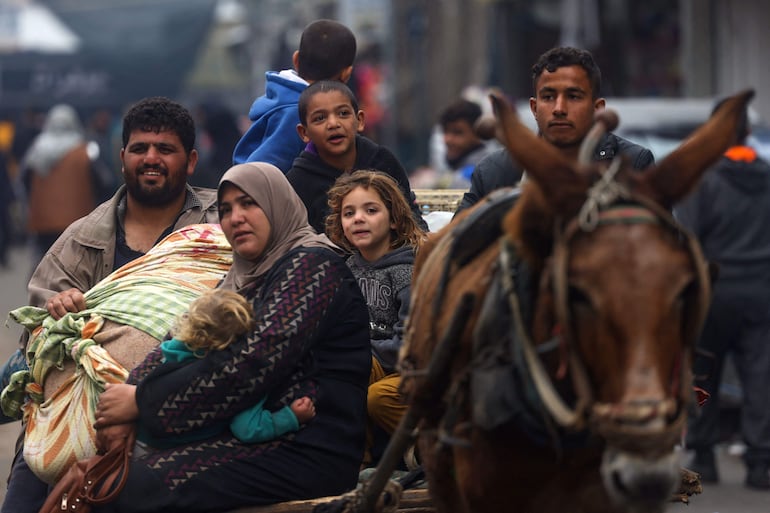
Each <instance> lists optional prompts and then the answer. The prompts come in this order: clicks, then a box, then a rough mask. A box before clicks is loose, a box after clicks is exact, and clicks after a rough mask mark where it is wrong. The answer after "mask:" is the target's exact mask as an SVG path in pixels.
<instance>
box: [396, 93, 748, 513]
mask: <svg viewBox="0 0 770 513" xmlns="http://www.w3.org/2000/svg"><path fill="white" fill-rule="evenodd" d="M752 94H753V93H752V92H751V91H747V92H744V93H742V94H739V95H736V96H735V97H733V98H732V99H730V100H729V101H728V102H726V103H725V105H724V106H723V107H722V108H721V109H720V110H719V111H718V112H716V113H715V114H714V116H713V117H712V118H711V119H710V120H709V121H708V122H707V123H706V124H705V125H703V126H702V127H701V128H700V129H698V130H697V131H696V132H695V133H694V134H693V135H692V136H691V137H690V138H689V139H688V140H686V141H685V142H684V143H683V144H682V145H681V146H680V147H679V148H678V149H677V150H676V151H674V152H673V153H672V154H670V155H669V156H668V157H666V158H665V159H664V160H663V161H662V162H660V163H659V164H657V165H654V166H651V167H650V168H648V169H646V170H645V171H643V172H633V171H630V167H629V166H627V164H626V163H625V162H623V161H622V160H621V159H620V158H618V159H616V160H615V161H613V163H612V164H611V165H610V166H609V167H608V168H601V167H599V164H597V163H593V162H590V158H588V156H590V155H591V153H592V151H593V146H594V145H595V143H596V140H597V139H598V137H600V136H601V134H602V133H603V130H606V129H607V127H608V126H609V128H610V129H611V128H612V126H613V121H616V120H613V115H612V113H610V112H604V113H601V114H600V116H599V118H600V122H598V123H597V124H596V126H595V127H594V128H593V129H592V132H591V134H589V136H588V137H587V139H586V142H585V143H584V146H583V148H582V149H581V158H580V159H579V161H578V163H577V164H573V163H570V162H568V161H566V160H565V159H564V158H563V157H562V156H561V155H560V154H559V153H558V152H557V151H556V150H555V149H554V148H553V147H552V146H551V145H549V144H548V143H547V142H545V141H544V140H542V139H540V138H538V137H537V136H536V135H534V134H533V133H532V132H531V131H530V130H529V129H528V128H527V127H526V126H524V125H523V124H522V123H520V121H519V120H518V119H517V117H516V115H515V114H514V110H513V109H512V108H511V105H510V104H509V103H508V101H506V100H505V99H504V98H503V97H502V96H501V95H497V94H494V95H492V101H493V104H494V106H495V114H496V117H497V118H498V127H497V133H498V136H499V138H500V139H501V140H502V141H503V143H504V144H505V145H506V146H507V148H508V150H509V151H510V153H511V155H512V156H513V157H514V158H515V160H516V161H518V162H519V163H520V164H521V165H522V166H523V167H524V168H525V169H526V170H527V171H526V175H527V179H526V182H525V183H524V185H523V187H522V189H521V192H520V194H519V192H518V191H516V190H505V191H498V192H496V193H493V194H492V195H490V196H489V197H488V198H486V200H485V201H484V202H482V204H480V205H478V206H477V208H475V209H473V210H471V211H469V212H466V213H465V214H464V215H462V216H459V218H458V219H456V220H454V221H453V222H452V223H451V224H450V225H449V226H447V227H446V228H445V229H443V230H442V231H441V232H439V233H438V234H436V235H435V236H434V238H432V239H431V241H430V243H429V244H428V245H427V247H424V248H423V250H422V251H421V253H420V254H419V255H418V261H417V264H416V268H415V275H414V281H413V286H412V309H411V313H410V316H409V322H408V325H407V338H406V343H405V345H404V348H403V349H402V355H401V356H402V359H401V364H402V371H403V376H404V384H403V386H404V392H405V393H406V394H407V397H408V398H409V401H410V403H411V408H412V410H415V411H417V418H418V419H419V423H418V431H417V433H418V444H417V446H418V449H419V454H420V456H421V459H422V461H423V463H424V467H425V470H426V473H427V477H428V483H429V488H430V493H431V498H432V500H433V502H434V504H435V505H436V507H437V509H438V510H439V511H442V512H473V513H482V512H495V513H500V512H502V511H517V512H523V513H551V512H553V513H555V512H559V513H563V512H570V513H579V512H586V513H589V512H590V513H598V512H607V513H610V512H612V513H616V512H617V513H619V512H640V513H641V512H644V513H655V512H661V511H663V510H664V509H665V505H666V502H667V501H668V500H669V499H670V497H671V494H672V492H673V491H674V489H675V487H676V485H677V484H678V483H679V478H680V474H679V468H680V467H679V459H678V453H677V450H676V446H677V443H678V442H679V440H680V436H681V433H682V429H683V425H684V420H685V417H686V413H687V409H688V407H689V405H690V403H691V401H690V399H691V396H692V383H691V375H690V359H691V352H692V345H693V341H694V338H695V336H696V335H697V331H698V330H699V329H700V325H701V322H702V320H703V315H704V312H705V310H706V307H707V304H708V300H709V294H710V288H709V280H708V275H707V272H706V264H705V262H704V260H703V257H702V256H701V253H700V250H699V247H698V245H697V243H696V242H694V240H693V239H692V238H691V237H690V236H689V234H687V233H685V232H684V231H683V230H682V229H681V228H680V227H679V225H678V224H677V223H676V221H675V220H674V219H673V218H672V217H671V215H670V209H671V207H672V206H673V204H674V203H675V202H676V201H678V200H679V199H680V198H682V197H683V196H684V195H685V194H686V193H687V192H688V191H689V190H690V189H691V188H692V187H693V186H694V185H695V184H696V182H697V180H698V179H699V177H700V176H701V174H702V173H703V172H704V171H705V170H706V168H707V167H708V166H709V165H710V164H711V163H712V162H714V161H715V160H716V159H717V158H718V157H719V156H720V155H721V154H722V152H723V151H724V150H725V149H726V148H727V147H728V145H729V144H730V142H731V139H732V136H733V134H734V127H735V123H736V119H737V116H738V113H739V111H740V110H741V109H742V106H743V105H745V104H746V102H748V100H749V99H750V98H751V96H752ZM432 360H433V363H431V361H432ZM429 365H432V366H433V367H432V370H431V372H430V376H431V378H430V379H426V374H428V371H427V369H428V368H429Z"/></svg>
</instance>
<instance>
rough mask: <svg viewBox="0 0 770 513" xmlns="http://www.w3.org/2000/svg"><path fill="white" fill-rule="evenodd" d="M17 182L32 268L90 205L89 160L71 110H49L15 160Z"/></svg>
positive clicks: (62, 107)
mask: <svg viewBox="0 0 770 513" xmlns="http://www.w3.org/2000/svg"><path fill="white" fill-rule="evenodd" d="M19 178H20V180H21V183H22V184H23V186H24V190H25V191H26V195H27V201H26V203H27V232H28V233H29V234H30V235H32V244H33V265H34V266H36V265H37V263H38V262H39V261H40V259H41V258H42V256H43V255H44V254H45V252H46V251H48V248H49V247H51V244H53V242H54V241H55V240H56V239H57V238H58V237H59V235H61V234H62V232H63V231H64V229H65V228H67V226H69V225H70V223H72V222H73V221H75V220H76V219H79V218H81V217H83V216H85V215H86V214H88V213H89V212H91V210H93V209H94V207H95V206H96V198H95V194H94V187H93V183H92V175H91V159H90V157H89V156H88V151H87V144H86V138H85V135H84V133H83V126H82V124H81V123H80V119H79V118H78V114H77V112H76V111H75V109H73V108H72V107H71V106H69V105H65V104H60V105H56V106H54V107H53V108H51V110H50V111H49V112H48V115H47V117H46V120H45V122H44V124H43V129H42V131H41V132H40V134H38V135H37V137H35V139H34V140H33V141H32V144H31V145H30V147H29V149H28V150H27V152H26V154H25V155H24V158H23V159H22V161H21V166H20V176H19Z"/></svg>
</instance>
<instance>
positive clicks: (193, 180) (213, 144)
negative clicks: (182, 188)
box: [187, 101, 241, 189]
mask: <svg viewBox="0 0 770 513" xmlns="http://www.w3.org/2000/svg"><path fill="white" fill-rule="evenodd" d="M196 115H197V118H198V119H197V123H198V126H199V127H200V131H201V134H200V135H201V137H200V139H201V143H200V146H201V151H200V159H199V160H198V166H197V167H196V168H195V174H194V175H192V176H191V177H190V178H189V179H188V180H187V181H188V183H189V184H190V185H192V186H195V187H207V188H209V189H216V188H217V187H218V186H219V179H220V178H222V175H223V174H224V173H225V171H227V170H228V169H230V167H231V165H232V160H233V149H234V148H235V145H236V144H237V143H238V141H239V140H240V138H241V131H240V129H239V128H238V120H237V119H236V117H235V114H233V113H232V112H231V111H230V110H229V109H228V108H227V107H226V106H224V105H222V104H221V103H219V102H216V101H209V102H204V103H202V104H201V105H199V106H198V108H197V109H196ZM204 147H205V151H203V148H204Z"/></svg>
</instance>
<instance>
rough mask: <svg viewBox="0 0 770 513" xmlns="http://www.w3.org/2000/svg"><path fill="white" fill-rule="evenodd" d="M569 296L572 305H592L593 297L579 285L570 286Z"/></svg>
mask: <svg viewBox="0 0 770 513" xmlns="http://www.w3.org/2000/svg"><path fill="white" fill-rule="evenodd" d="M568 298H569V302H570V304H571V305H574V306H582V307H590V306H591V299H590V298H589V297H588V295H587V294H586V293H585V292H583V291H582V290H581V289H579V288H578V287H575V286H572V285H570V286H569V290H568Z"/></svg>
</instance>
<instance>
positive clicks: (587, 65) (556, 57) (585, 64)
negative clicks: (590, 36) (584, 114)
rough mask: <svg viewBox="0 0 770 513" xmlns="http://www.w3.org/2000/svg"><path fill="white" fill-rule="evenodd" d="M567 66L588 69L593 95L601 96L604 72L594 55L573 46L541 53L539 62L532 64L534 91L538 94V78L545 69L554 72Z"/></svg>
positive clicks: (594, 96) (535, 94)
mask: <svg viewBox="0 0 770 513" xmlns="http://www.w3.org/2000/svg"><path fill="white" fill-rule="evenodd" d="M566 66H580V67H581V68H583V69H584V70H585V71H586V75H588V81H589V82H590V83H591V97H592V98H594V99H596V98H599V96H601V91H602V72H601V71H600V70H599V66H597V64H596V61H594V57H593V55H591V52H589V51H587V50H582V49H580V48H572V47H570V46H560V47H557V48H551V49H550V50H548V51H547V52H545V53H544V54H543V55H541V56H540V57H539V58H538V59H537V62H536V63H535V64H534V65H533V66H532V91H533V93H534V96H537V80H538V79H539V78H540V75H542V74H543V71H544V70H547V71H548V72H549V73H553V72H554V71H556V70H557V69H559V68H564V67H566Z"/></svg>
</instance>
